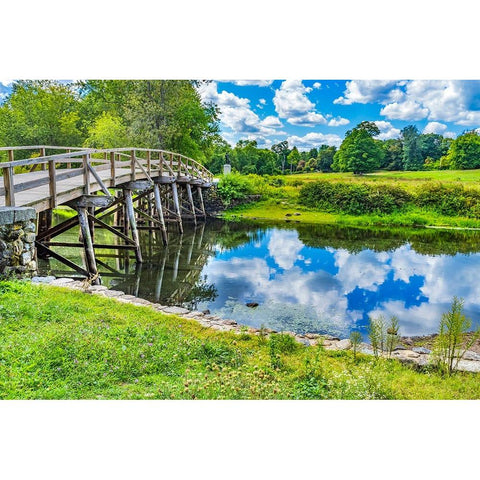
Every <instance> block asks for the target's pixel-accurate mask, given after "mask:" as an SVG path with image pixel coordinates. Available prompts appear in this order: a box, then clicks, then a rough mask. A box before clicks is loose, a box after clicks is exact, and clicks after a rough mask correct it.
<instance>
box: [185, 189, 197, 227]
mask: <svg viewBox="0 0 480 480" xmlns="http://www.w3.org/2000/svg"><path fill="white" fill-rule="evenodd" d="M185 186H186V188H187V195H188V201H189V203H190V209H191V210H192V215H193V223H194V225H196V224H197V215H196V214H195V204H194V203H193V195H192V187H191V186H190V184H189V183H186V185H185Z"/></svg>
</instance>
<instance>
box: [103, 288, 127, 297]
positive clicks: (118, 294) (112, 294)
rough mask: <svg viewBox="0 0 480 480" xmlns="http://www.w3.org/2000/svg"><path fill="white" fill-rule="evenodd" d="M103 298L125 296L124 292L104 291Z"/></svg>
mask: <svg viewBox="0 0 480 480" xmlns="http://www.w3.org/2000/svg"><path fill="white" fill-rule="evenodd" d="M104 293H105V296H106V297H112V298H114V297H121V296H122V295H125V292H121V291H120V290H105V292H104Z"/></svg>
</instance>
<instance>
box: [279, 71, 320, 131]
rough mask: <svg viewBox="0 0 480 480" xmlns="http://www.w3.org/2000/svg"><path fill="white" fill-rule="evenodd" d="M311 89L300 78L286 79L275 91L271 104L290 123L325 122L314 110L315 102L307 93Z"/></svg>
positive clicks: (312, 124)
mask: <svg viewBox="0 0 480 480" xmlns="http://www.w3.org/2000/svg"><path fill="white" fill-rule="evenodd" d="M311 91H312V89H311V88H310V87H305V85H303V83H302V82H301V81H300V80H286V81H284V82H283V83H282V84H281V85H280V88H279V89H277V90H276V91H275V96H274V97H273V104H274V105H275V110H276V112H277V113H278V116H279V117H280V118H285V119H287V122H288V123H291V124H292V125H303V126H309V127H310V126H315V125H319V124H325V123H326V122H327V121H326V120H325V117H324V116H323V115H321V114H319V113H316V112H315V104H314V103H313V102H311V101H310V100H309V99H308V97H307V93H310V92H311Z"/></svg>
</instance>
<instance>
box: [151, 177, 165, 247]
mask: <svg viewBox="0 0 480 480" xmlns="http://www.w3.org/2000/svg"><path fill="white" fill-rule="evenodd" d="M153 195H154V199H155V209H156V210H157V217H158V219H159V220H160V225H161V230H162V239H163V244H164V245H167V244H168V237H167V228H166V226H165V218H164V217H163V206H162V198H161V196H160V187H159V186H158V183H155V184H154V185H153Z"/></svg>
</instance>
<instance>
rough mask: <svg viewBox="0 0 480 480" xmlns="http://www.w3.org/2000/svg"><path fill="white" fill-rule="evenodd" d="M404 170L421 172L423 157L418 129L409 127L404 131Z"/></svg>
mask: <svg viewBox="0 0 480 480" xmlns="http://www.w3.org/2000/svg"><path fill="white" fill-rule="evenodd" d="M402 141H403V168H404V170H421V169H422V168H423V161H424V159H423V157H422V151H421V147H420V137H419V132H418V129H417V127H415V126H414V125H408V126H406V127H405V128H404V129H403V130H402Z"/></svg>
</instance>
